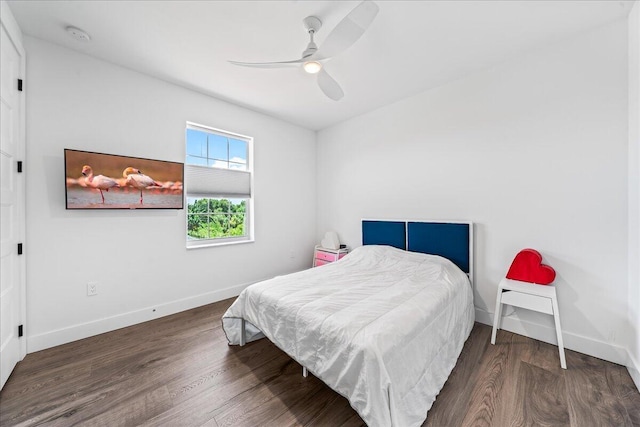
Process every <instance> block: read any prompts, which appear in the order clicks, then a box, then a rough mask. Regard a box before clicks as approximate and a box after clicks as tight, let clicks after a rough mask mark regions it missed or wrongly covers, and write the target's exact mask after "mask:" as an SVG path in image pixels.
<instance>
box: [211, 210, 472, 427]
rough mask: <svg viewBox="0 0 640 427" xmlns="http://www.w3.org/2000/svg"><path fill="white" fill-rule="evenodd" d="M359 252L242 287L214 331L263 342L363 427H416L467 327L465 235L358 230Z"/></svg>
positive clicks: (449, 229)
mask: <svg viewBox="0 0 640 427" xmlns="http://www.w3.org/2000/svg"><path fill="white" fill-rule="evenodd" d="M362 243H363V245H362V246H361V247H358V248H355V249H354V250H353V251H352V252H351V253H350V254H349V255H347V256H345V257H344V258H342V259H341V260H340V261H337V262H334V263H331V264H327V265H325V266H322V267H318V268H313V269H309V270H305V271H301V272H297V273H293V274H289V275H286V276H279V277H275V278H273V279H270V280H266V281H263V282H260V283H256V284H254V285H251V286H249V287H248V288H246V289H245V290H244V291H243V292H242V293H241V294H240V295H239V296H238V298H237V300H236V301H235V302H234V303H233V304H232V305H231V307H229V309H228V310H227V312H226V313H225V314H224V316H223V319H222V323H223V328H224V330H225V333H226V334H227V339H228V340H229V344H231V345H244V344H245V343H246V342H249V341H253V340H256V339H260V338H263V337H267V338H268V339H269V340H271V341H272V342H273V343H274V344H275V345H276V346H278V347H279V348H280V349H282V350H283V351H284V352H286V353H287V354H288V355H289V356H291V357H292V358H293V359H294V360H296V361H297V362H298V363H300V364H301V365H302V366H303V367H304V368H305V370H307V369H308V371H309V372H311V373H312V374H314V375H315V376H317V377H318V378H320V379H321V380H322V381H324V382H325V383H326V384H327V385H328V386H329V387H331V388H332V389H333V390H335V391H336V392H338V393H340V394H341V395H343V396H345V397H346V398H347V399H348V400H349V402H350V404H351V406H352V407H353V408H354V409H355V410H356V411H357V412H358V414H359V415H360V416H361V417H362V419H363V420H364V421H365V422H366V423H367V425H369V426H371V427H373V426H402V427H405V426H407V427H408V426H419V425H421V424H422V422H423V421H424V420H425V419H426V416H427V412H428V410H429V409H430V408H431V405H432V404H433V402H434V400H435V398H436V396H437V395H438V393H439V392H440V390H441V388H442V387H443V385H444V383H445V381H446V380H447V378H448V376H449V374H450V373H451V371H452V369H453V367H454V366H455V364H456V361H457V359H458V356H459V355H460V352H461V351H462V347H463V345H464V342H465V341H466V339H467V338H468V336H469V334H470V332H471V328H472V327H473V322H474V308H473V292H472V282H473V250H472V248H473V225H472V224H471V223H468V222H466V223H460V222H444V221H443V222H424V221H381V220H363V221H362Z"/></svg>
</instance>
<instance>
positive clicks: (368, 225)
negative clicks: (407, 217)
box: [362, 220, 407, 250]
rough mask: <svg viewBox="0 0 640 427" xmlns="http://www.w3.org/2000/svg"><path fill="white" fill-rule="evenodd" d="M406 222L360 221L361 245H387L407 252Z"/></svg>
mask: <svg viewBox="0 0 640 427" xmlns="http://www.w3.org/2000/svg"><path fill="white" fill-rule="evenodd" d="M406 235H407V223H406V221H375V220H364V221H362V244H363V245H387V246H393V247H394V248H398V249H403V250H407V238H406Z"/></svg>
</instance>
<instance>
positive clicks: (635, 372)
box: [627, 1, 640, 389]
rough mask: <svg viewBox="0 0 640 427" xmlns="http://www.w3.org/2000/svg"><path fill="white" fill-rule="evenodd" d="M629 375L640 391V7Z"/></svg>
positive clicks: (633, 30)
mask: <svg viewBox="0 0 640 427" xmlns="http://www.w3.org/2000/svg"><path fill="white" fill-rule="evenodd" d="M628 31H629V324H630V326H631V331H632V334H631V337H630V346H629V363H628V364H627V366H628V367H629V373H630V374H631V376H632V378H633V379H634V381H635V383H636V386H637V387H638V389H640V3H638V2H637V1H636V2H635V4H634V5H633V9H632V10H631V13H630V14H629V23H628Z"/></svg>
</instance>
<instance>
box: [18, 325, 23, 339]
mask: <svg viewBox="0 0 640 427" xmlns="http://www.w3.org/2000/svg"><path fill="white" fill-rule="evenodd" d="M23 335H24V327H23V325H20V326H18V338H20V337H21V336H23Z"/></svg>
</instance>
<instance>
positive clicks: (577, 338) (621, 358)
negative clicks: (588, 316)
mask: <svg viewBox="0 0 640 427" xmlns="http://www.w3.org/2000/svg"><path fill="white" fill-rule="evenodd" d="M476 321H477V322H480V323H484V324H485V325H489V326H493V313H489V312H487V311H485V310H482V309H479V308H477V307H476ZM500 329H504V330H506V331H509V332H513V333H516V334H519V335H524V336H527V337H529V338H533V339H536V340H539V341H543V342H546V343H549V344H553V345H557V344H558V342H557V338H556V331H555V329H554V328H551V327H548V326H545V325H539V324H536V323H531V322H527V321H524V320H521V319H517V318H512V317H505V316H503V317H502V322H501V324H500ZM562 338H563V341H564V347H565V348H566V349H570V350H574V351H577V352H579V353H583V354H588V355H589V356H593V357H597V358H598V359H603V360H608V361H609V362H613V363H617V364H619V365H623V366H628V365H629V353H628V351H627V349H626V348H624V347H620V346H617V345H615V344H612V343H608V342H604V341H599V340H594V339H593V338H589V337H585V336H582V335H577V334H572V333H570V332H566V331H562ZM636 366H637V365H636ZM636 385H638V381H636Z"/></svg>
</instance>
